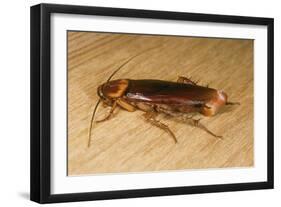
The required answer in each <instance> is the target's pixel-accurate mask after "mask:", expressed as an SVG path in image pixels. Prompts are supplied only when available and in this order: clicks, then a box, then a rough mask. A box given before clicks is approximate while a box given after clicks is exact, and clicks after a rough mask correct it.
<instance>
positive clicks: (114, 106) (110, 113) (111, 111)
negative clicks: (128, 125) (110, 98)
mask: <svg viewBox="0 0 281 207" xmlns="http://www.w3.org/2000/svg"><path fill="white" fill-rule="evenodd" d="M116 106H117V101H114V102H113V105H112V107H111V109H110V112H109V114H108V115H107V116H106V117H105V118H103V119H101V120H97V121H96V122H97V123H100V122H103V121H106V120H109V119H110V117H111V116H112V114H113V112H114V110H115V108H116Z"/></svg>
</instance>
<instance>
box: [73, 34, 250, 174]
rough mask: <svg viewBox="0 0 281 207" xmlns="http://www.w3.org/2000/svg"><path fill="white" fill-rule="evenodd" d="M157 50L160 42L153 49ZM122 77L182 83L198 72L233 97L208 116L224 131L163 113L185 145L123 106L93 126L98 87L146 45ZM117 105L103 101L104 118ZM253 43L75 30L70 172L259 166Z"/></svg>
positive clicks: (202, 79)
mask: <svg viewBox="0 0 281 207" xmlns="http://www.w3.org/2000/svg"><path fill="white" fill-rule="evenodd" d="M150 48H153V49H151V50H149V49H150ZM145 50H148V51H147V52H145V53H144V54H142V55H141V56H139V57H137V58H135V59H133V60H132V61H131V62H130V63H129V64H127V65H126V66H124V68H122V70H121V71H119V72H118V74H116V76H115V77H114V79H118V78H129V79H162V80H169V81H176V80H177V77H178V76H180V75H181V76H189V77H190V76H191V77H192V79H193V80H195V81H196V80H199V84H201V85H204V84H209V86H210V87H212V88H216V89H221V90H224V91H225V92H226V93H227V94H228V97H229V101H239V102H240V103H241V105H240V106H226V107H225V108H224V109H223V110H222V111H221V112H220V113H219V114H217V115H216V116H214V117H211V118H203V119H202V120H201V122H202V123H203V124H204V125H205V126H206V127H208V129H210V130H211V131H213V132H215V133H216V134H218V135H222V136H223V140H218V139H216V138H214V137H212V136H210V135H209V134H207V133H206V132H205V131H202V130H201V129H199V128H196V127H193V126H191V125H190V124H188V123H183V122H182V121H179V120H176V119H174V118H170V117H166V116H162V115H161V116H159V117H158V119H159V120H161V121H162V122H163V123H165V124H167V125H169V127H170V129H171V130H172V131H173V132H174V133H175V135H176V137H177V139H178V143H177V144H175V143H174V142H173V140H172V139H171V137H170V136H169V135H168V134H167V133H166V132H164V131H163V130H161V129H159V128H157V127H154V126H152V125H150V124H149V123H147V122H146V121H145V119H144V118H143V116H142V114H143V112H141V111H136V112H131V113H130V112H127V111H124V110H122V109H119V110H116V111H115V115H114V117H113V118H112V119H110V120H108V121H106V122H103V123H99V124H96V125H95V126H94V128H93V133H92V141H91V146H90V147H89V148H88V147H87V142H88V132H89V126H90V120H91V115H92V112H93V108H94V105H95V104H96V102H97V100H98V96H97V93H96V91H97V87H98V86H99V85H100V84H102V83H104V82H105V81H106V80H107V78H108V77H109V76H110V74H111V73H112V72H113V71H114V70H116V68H118V67H119V66H120V65H121V64H122V63H124V62H125V61H126V60H127V59H128V58H130V57H132V56H134V55H136V54H138V53H139V52H141V51H145ZM109 109H110V108H104V107H102V106H100V107H99V109H98V112H97V117H96V119H101V118H103V117H105V116H106V114H107V113H108V111H109ZM253 151H254V149H253V41H252V40H234V39H214V38H191V37H173V36H148V35H128V34H126V35H125V34H109V33H94V32H69V33H68V175H83V174H95V173H116V172H144V171H161V170H183V169H202V168H226V167H247V166H253V164H254V160H253Z"/></svg>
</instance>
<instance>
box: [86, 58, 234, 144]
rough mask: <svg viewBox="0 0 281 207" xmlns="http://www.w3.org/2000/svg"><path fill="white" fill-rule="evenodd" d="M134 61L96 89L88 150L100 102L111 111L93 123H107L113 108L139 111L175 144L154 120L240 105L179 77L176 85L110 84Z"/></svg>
mask: <svg viewBox="0 0 281 207" xmlns="http://www.w3.org/2000/svg"><path fill="white" fill-rule="evenodd" d="M137 56H138V55H137ZM134 57H136V56H134ZM134 57H133V58H134ZM133 58H130V59H129V60H128V61H126V62H125V63H124V64H122V65H121V66H120V67H119V68H118V69H117V70H116V71H114V73H113V74H112V75H111V76H110V77H109V79H108V80H107V82H106V83H104V84H102V85H100V86H99V87H98V89H97V93H98V96H99V101H98V103H97V104H96V106H95V109H94V112H93V115H92V120H91V126H90V131H89V142H88V146H90V142H91V129H92V123H93V119H94V115H95V112H96V110H97V107H98V105H99V103H100V102H101V101H102V102H103V103H104V104H106V105H108V106H111V110H110V112H109V114H108V115H107V116H106V117H105V118H104V119H102V120H99V121H96V122H102V121H105V120H108V119H109V118H110V117H111V116H112V114H113V112H114V110H115V109H116V107H120V108H122V109H124V110H127V111H128V112H133V111H135V110H141V111H144V112H145V113H144V117H145V118H146V119H147V121H149V122H150V123H151V124H153V125H155V126H157V127H159V128H161V129H163V130H165V131H166V132H167V133H169V134H170V135H171V137H172V138H173V139H174V141H175V142H177V139H176V136H175V135H174V133H173V132H172V131H171V130H170V129H169V127H168V126H167V125H165V124H163V123H161V122H160V121H158V120H156V116H157V115H158V114H159V113H164V114H167V115H170V116H183V115H186V114H190V113H200V114H202V115H204V116H213V115H215V114H216V113H217V112H218V111H219V110H220V108H221V107H223V106H224V105H227V104H229V105H232V104H239V103H233V102H228V101H227V95H226V93H225V92H223V91H221V90H216V89H213V88H209V87H205V86H200V85H197V84H196V83H195V82H193V81H192V80H190V79H189V78H186V77H182V76H180V77H179V78H178V80H177V82H171V81H165V80H153V79H144V80H132V79H117V80H110V79H111V78H112V77H113V75H114V74H115V73H116V72H117V71H118V70H120V68H121V67H123V66H124V65H125V64H127V63H128V62H129V61H130V60H131V59H133ZM185 119H189V120H191V121H192V123H193V124H194V126H197V127H199V128H201V129H203V130H205V131H206V132H208V133H209V134H211V135H212V136H214V137H216V138H222V136H218V135H216V134H214V133H213V132H211V131H210V130H208V129H207V128H206V127H205V126H204V125H202V124H201V123H199V119H194V118H192V116H189V117H185Z"/></svg>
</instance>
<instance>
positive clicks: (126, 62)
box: [88, 46, 159, 147]
mask: <svg viewBox="0 0 281 207" xmlns="http://www.w3.org/2000/svg"><path fill="white" fill-rule="evenodd" d="M158 47H159V46H157V47H152V48H149V49H147V50H144V51H142V52H140V53H138V54H136V55H135V56H133V57H131V58H129V59H128V60H127V61H125V62H124V63H123V64H122V65H120V66H119V67H118V68H117V69H116V70H115V71H114V72H113V73H112V74H111V75H110V76H109V78H108V79H107V81H106V82H109V81H110V80H111V78H112V77H113V76H114V75H115V74H116V73H117V72H118V71H119V70H120V69H121V68H122V67H124V66H125V65H126V64H128V63H129V62H130V61H131V60H132V59H134V58H136V57H138V56H140V55H142V54H143V53H145V52H147V51H149V50H153V49H156V48H158ZM100 102H101V99H99V100H98V102H97V103H96V106H95V108H94V111H93V114H92V119H91V125H90V130H89V138H88V147H90V146H91V135H92V128H93V122H94V118H95V114H96V111H97V109H98V106H99V104H100Z"/></svg>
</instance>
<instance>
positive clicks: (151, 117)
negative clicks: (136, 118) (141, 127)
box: [144, 112, 178, 143]
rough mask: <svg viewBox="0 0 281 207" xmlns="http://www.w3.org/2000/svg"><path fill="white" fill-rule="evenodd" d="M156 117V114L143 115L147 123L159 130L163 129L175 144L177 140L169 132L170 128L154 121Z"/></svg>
mask: <svg viewBox="0 0 281 207" xmlns="http://www.w3.org/2000/svg"><path fill="white" fill-rule="evenodd" d="M156 116H157V113H155V112H146V113H145V114H144V117H145V118H146V120H147V121H148V122H150V123H151V124H152V125H154V126H157V127H159V128H160V129H163V130H164V131H166V132H167V133H169V134H170V135H171V136H172V138H173V140H174V141H175V143H177V142H178V141H177V138H176V136H175V135H174V133H173V132H172V131H171V130H170V128H169V127H168V126H167V125H165V124H163V123H161V122H160V121H158V120H156V119H155V118H156Z"/></svg>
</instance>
